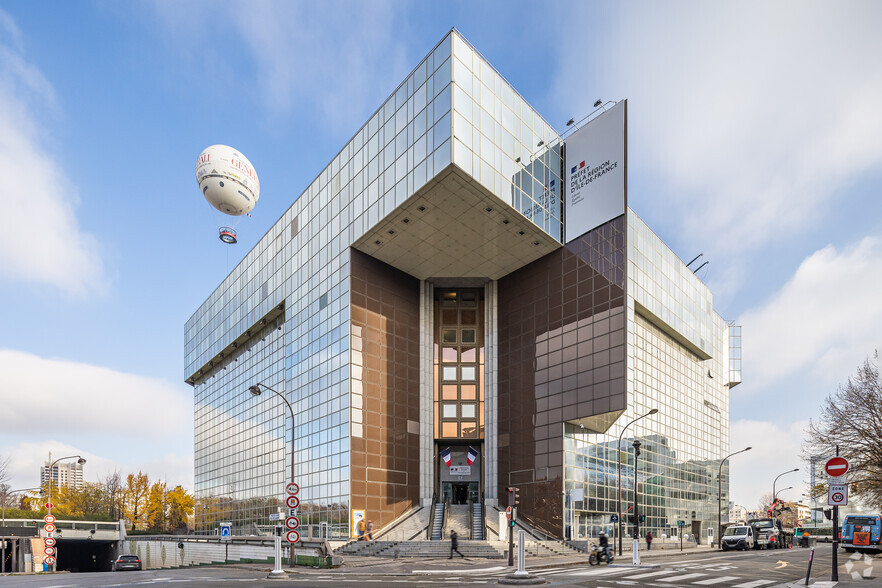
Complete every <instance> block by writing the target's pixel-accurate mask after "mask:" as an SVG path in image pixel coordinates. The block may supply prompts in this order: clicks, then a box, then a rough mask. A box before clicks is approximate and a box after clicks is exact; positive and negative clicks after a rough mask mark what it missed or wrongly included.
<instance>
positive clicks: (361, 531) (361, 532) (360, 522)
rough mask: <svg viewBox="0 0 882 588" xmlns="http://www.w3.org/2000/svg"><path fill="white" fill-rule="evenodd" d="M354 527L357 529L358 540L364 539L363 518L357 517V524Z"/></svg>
mask: <svg viewBox="0 0 882 588" xmlns="http://www.w3.org/2000/svg"><path fill="white" fill-rule="evenodd" d="M355 528H356V529H357V530H358V541H364V529H365V524H364V519H358V525H356V527H355Z"/></svg>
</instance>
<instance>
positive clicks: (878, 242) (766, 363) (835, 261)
mask: <svg viewBox="0 0 882 588" xmlns="http://www.w3.org/2000/svg"><path fill="white" fill-rule="evenodd" d="M880 292H882V239H879V238H875V237H868V238H865V239H863V240H862V241H860V242H859V243H857V244H856V245H853V246H851V247H849V248H847V249H844V250H842V251H838V250H837V249H836V248H834V247H832V246H828V247H825V248H823V249H821V250H819V251H816V252H815V253H814V254H812V255H811V256H809V257H808V258H806V259H805V260H804V261H803V262H802V264H800V266H799V268H798V269H797V270H796V272H795V273H794V275H793V277H792V278H791V279H790V280H789V281H788V282H787V283H786V284H784V286H783V287H782V288H781V289H780V290H779V291H778V292H777V293H776V294H775V295H774V296H773V297H771V298H770V299H769V300H768V301H767V302H766V303H765V304H764V305H763V306H762V307H760V308H756V309H754V310H751V311H748V312H746V313H744V314H743V315H742V317H741V321H740V322H741V324H743V325H744V332H745V341H746V343H745V345H744V350H743V354H744V366H745V372H746V373H749V374H750V375H749V377H747V376H746V377H745V379H746V380H751V381H753V382H756V383H757V384H758V386H752V387H753V388H754V389H765V390H769V389H771V387H772V386H773V385H774V384H775V383H776V382H781V381H787V380H788V379H789V378H790V377H791V376H792V375H794V374H795V373H797V372H807V373H809V374H811V375H813V376H815V378H816V379H817V380H819V381H822V382H826V383H828V384H833V385H834V386H835V384H836V383H837V382H843V381H844V380H845V377H847V376H848V375H849V374H851V373H853V372H854V370H855V369H856V368H857V366H858V365H859V364H860V363H861V361H863V359H864V358H866V357H867V356H868V355H870V354H872V352H873V350H874V349H877V348H879V347H880V346H882V345H880V343H882V341H880V338H879V333H880V332H882V305H880V304H879V295H880Z"/></svg>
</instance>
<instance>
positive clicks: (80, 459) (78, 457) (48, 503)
mask: <svg viewBox="0 0 882 588" xmlns="http://www.w3.org/2000/svg"><path fill="white" fill-rule="evenodd" d="M49 459H52V452H51V451H50V452H49ZM65 459H76V460H77V463H78V464H79V465H83V464H84V463H86V459H85V458H84V457H83V456H82V455H68V456H65V457H59V458H58V459H56V460H55V461H53V462H52V463H51V464H49V469H48V470H47V474H46V475H47V477H48V478H49V490H48V492H47V495H48V500H47V501H46V511H47V516H48V515H51V514H52V506H53V504H52V468H54V467H55V464H57V463H58V462H59V461H64V460H65ZM58 481H59V482H61V472H59V473H58ZM55 561H56V562H57V561H58V548H57V547H56V548H55ZM56 565H57V564H56V563H53V564H52V571H53V572H54V571H55V569H56V568H55V566H56Z"/></svg>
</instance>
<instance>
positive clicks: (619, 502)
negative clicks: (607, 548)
mask: <svg viewBox="0 0 882 588" xmlns="http://www.w3.org/2000/svg"><path fill="white" fill-rule="evenodd" d="M657 412H658V409H657V408H653V409H652V410H650V411H649V412H647V413H646V414H644V415H642V416H639V417H637V418H636V419H634V420H632V421H631V422H630V423H628V424H627V425H625V426H624V427H622V432H621V433H619V443H618V445H616V461H617V463H618V470H617V471H618V473H617V476H616V478H617V481H618V492H617V493H616V496H617V499H616V517H618V521H619V522H618V524H617V525H616V526H617V527H618V531H619V555H620V556H621V555H622V525H623V524H624V521H622V436H623V435H624V434H625V430H626V429H627V428H628V427H630V426H631V425H633V424H634V423H636V422H637V421H639V420H640V419H642V418H645V417H648V416H649V415H651V414H656V413H657ZM635 473H636V470H635ZM635 479H636V478H635ZM634 492H637V485H636V483H635V484H634ZM634 514H635V515H636V514H637V513H634Z"/></svg>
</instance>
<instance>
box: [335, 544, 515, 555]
mask: <svg viewBox="0 0 882 588" xmlns="http://www.w3.org/2000/svg"><path fill="white" fill-rule="evenodd" d="M459 551H460V553H462V554H463V555H464V556H465V557H469V558H476V559H479V558H485V559H500V558H502V557H503V552H502V551H500V550H499V549H498V548H497V547H496V546H495V545H491V544H490V543H489V542H487V541H460V542H459ZM335 553H336V554H337V555H368V556H375V557H391V558H398V557H423V558H427V557H436V558H440V557H449V556H450V541H357V542H353V543H348V544H346V545H344V546H343V547H341V548H340V549H337V550H336V551H335Z"/></svg>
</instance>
